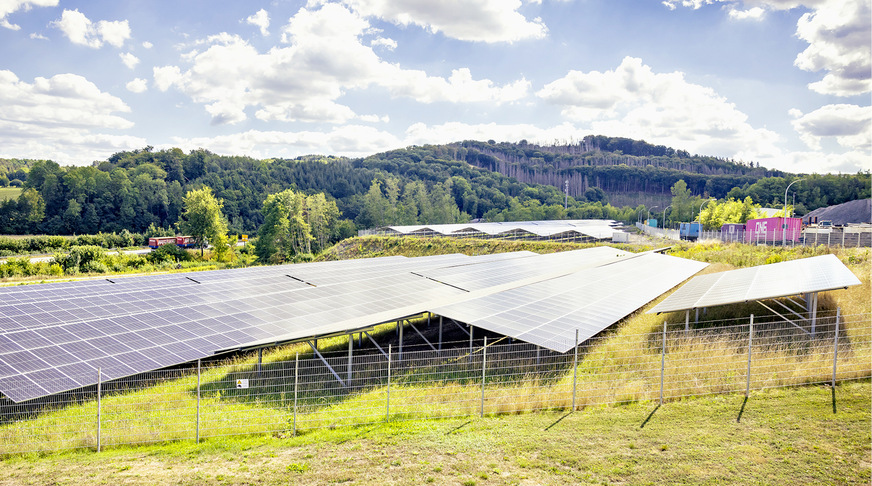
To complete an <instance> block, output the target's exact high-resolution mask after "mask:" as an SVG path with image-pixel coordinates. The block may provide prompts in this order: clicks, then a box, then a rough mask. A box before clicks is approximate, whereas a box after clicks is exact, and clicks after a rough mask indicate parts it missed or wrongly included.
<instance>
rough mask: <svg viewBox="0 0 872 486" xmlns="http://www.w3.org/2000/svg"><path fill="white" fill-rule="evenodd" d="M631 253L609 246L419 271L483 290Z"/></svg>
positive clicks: (575, 269)
mask: <svg viewBox="0 0 872 486" xmlns="http://www.w3.org/2000/svg"><path fill="white" fill-rule="evenodd" d="M627 255H630V253H628V252H625V251H622V250H616V249H614V248H609V247H596V248H587V249H583V250H574V251H568V252H558V253H550V254H546V255H539V256H537V257H536V258H528V259H521V260H519V259H512V260H509V261H506V260H496V261H491V262H484V263H480V264H476V265H475V266H474V267H471V268H470V267H447V268H438V269H433V270H427V271H422V272H420V275H422V276H424V277H427V278H430V279H432V280H435V281H438V282H443V283H446V284H448V285H452V286H454V287H458V288H461V289H464V290H469V291H472V290H481V289H485V288H488V287H493V286H496V285H504V284H509V283H511V282H521V281H523V280H525V279H528V278H532V277H536V276H540V277H542V278H551V277H554V276H557V275H565V274H567V273H571V272H575V271H578V270H581V269H583V268H590V267H594V266H597V265H602V264H604V263H609V262H613V261H616V260H617V259H618V258H621V257H625V256H627Z"/></svg>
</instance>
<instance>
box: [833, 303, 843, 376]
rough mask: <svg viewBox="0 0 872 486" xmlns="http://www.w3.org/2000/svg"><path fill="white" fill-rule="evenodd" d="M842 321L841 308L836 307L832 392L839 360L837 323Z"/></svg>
mask: <svg viewBox="0 0 872 486" xmlns="http://www.w3.org/2000/svg"><path fill="white" fill-rule="evenodd" d="M841 320H842V308H841V307H836V335H835V336H834V337H833V390H835V389H836V363H837V362H838V360H839V323H840V322H841Z"/></svg>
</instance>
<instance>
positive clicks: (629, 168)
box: [454, 136, 869, 211]
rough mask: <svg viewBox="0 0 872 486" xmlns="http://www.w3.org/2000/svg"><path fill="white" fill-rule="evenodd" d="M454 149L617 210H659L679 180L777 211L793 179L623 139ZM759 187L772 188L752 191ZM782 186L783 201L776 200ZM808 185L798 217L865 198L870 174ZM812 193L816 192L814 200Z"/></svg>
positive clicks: (696, 189) (478, 162)
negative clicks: (601, 199)
mask: <svg viewBox="0 0 872 486" xmlns="http://www.w3.org/2000/svg"><path fill="white" fill-rule="evenodd" d="M454 146H455V147H456V148H457V150H458V151H459V153H458V156H459V157H462V158H463V159H464V160H465V161H467V162H468V163H469V164H471V165H474V166H476V167H481V168H485V169H488V170H491V171H496V172H500V173H502V174H505V175H508V176H510V177H513V178H515V179H517V180H518V181H520V182H527V183H535V184H547V185H551V186H555V187H559V188H563V187H564V183H565V181H568V182H569V184H568V188H569V195H570V196H576V197H577V196H580V195H583V194H584V193H585V191H587V190H588V189H589V188H590V187H598V188H601V189H602V190H604V191H605V192H606V193H607V194H608V196H609V200H610V201H611V202H612V203H613V204H617V205H624V204H629V205H632V206H635V205H638V204H640V203H645V204H649V205H650V201H656V202H658V203H664V202H665V201H667V200H668V199H669V198H670V188H671V187H672V186H673V185H674V184H675V183H676V182H678V181H679V180H684V181H685V183H686V184H687V187H688V189H690V191H691V192H692V193H693V194H696V195H700V196H703V195H704V196H706V197H708V196H711V197H716V198H724V197H730V196H728V194H729V193H730V191H731V190H732V189H733V188H735V187H738V188H741V189H743V191H745V192H744V193H743V194H745V195H751V196H752V197H753V198H754V200H755V201H756V202H759V203H761V204H763V205H764V206H766V205H774V204H776V203H778V204H781V203H783V202H784V201H782V199H783V195H784V189H785V187H786V184H784V185H782V181H784V180H785V179H789V180H793V179H795V178H796V177H798V176H797V175H795V174H789V173H785V172H782V171H778V170H769V169H766V168H763V167H760V165H759V164H756V165H755V164H754V163H743V162H735V161H731V160H726V159H722V158H718V157H709V156H701V155H690V154H688V153H687V152H685V151H681V150H675V149H672V148H670V147H665V146H663V145H651V144H648V143H646V142H644V141H639V140H632V139H628V138H612V137H603V136H588V137H585V138H584V139H582V140H581V141H579V142H577V143H575V144H572V145H553V146H541V145H533V144H528V143H525V142H523V141H522V142H520V143H518V144H508V143H494V142H493V141H489V142H474V141H472V142H463V143H459V144H454ZM764 180H768V181H770V182H769V183H764V184H761V185H760V186H758V187H755V188H753V189H749V188H750V187H751V186H753V185H754V184H755V183H757V182H758V181H764ZM779 185H780V186H781V198H775V197H774V196H777V192H778V191H777V190H775V188H776V187H777V186H779ZM805 186H806V187H799V188H796V189H797V190H798V191H799V192H798V194H797V202H801V203H802V206H799V205H798V209H799V210H800V211H802V210H812V209H816V208H818V207H821V206H826V205H832V204H839V203H842V202H846V201H851V200H854V199H859V198H862V197H864V196H863V194H867V196H865V197H868V194H869V174H868V173H867V174H858V175H856V176H855V175H845V176H812V178H811V179H810V182H809V183H808V184H806V185H805ZM815 189H819V191H818V193H814V194H813V192H814V191H815ZM749 190H750V192H748V191H749ZM770 192H771V194H770ZM646 196H648V197H646ZM657 196H660V197H657ZM732 196H734V197H738V196H739V194H737V193H733V194H732ZM740 199H741V198H740ZM667 204H668V203H667Z"/></svg>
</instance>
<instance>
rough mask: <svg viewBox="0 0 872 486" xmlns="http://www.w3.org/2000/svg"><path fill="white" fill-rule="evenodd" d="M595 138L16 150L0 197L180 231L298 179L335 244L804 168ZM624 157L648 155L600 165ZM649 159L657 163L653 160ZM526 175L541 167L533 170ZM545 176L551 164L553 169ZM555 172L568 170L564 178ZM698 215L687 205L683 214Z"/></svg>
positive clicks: (825, 179) (802, 206) (718, 189)
mask: <svg viewBox="0 0 872 486" xmlns="http://www.w3.org/2000/svg"><path fill="white" fill-rule="evenodd" d="M582 142H583V143H581V142H580V143H579V144H576V145H572V146H551V147H542V146H537V145H531V144H527V143H519V144H496V143H492V142H463V143H457V144H447V145H428V146H415V147H408V148H405V149H399V150H392V151H388V152H384V153H380V154H375V155H372V156H369V157H363V158H357V159H348V158H342V157H332V156H327V157H325V156H307V157H298V158H295V159H263V160H258V159H253V158H250V157H240V156H221V155H216V154H213V153H211V152H209V151H207V150H202V149H201V150H194V151H191V152H188V153H185V152H183V151H182V150H180V149H177V148H176V149H169V150H157V151H156V150H154V149H153V148H151V147H145V148H143V149H139V150H133V151H125V152H119V153H116V154H114V155H112V156H111V157H109V158H108V159H107V160H105V161H99V162H96V163H94V164H93V165H91V166H87V167H62V166H60V165H58V164H56V163H54V162H52V161H46V160H37V161H21V160H18V159H4V160H3V161H2V162H3V163H2V164H0V171H4V173H5V174H7V178H8V176H10V175H13V174H14V177H15V179H14V180H17V181H20V185H21V188H22V190H21V193H20V195H19V196H18V197H17V198H15V199H11V200H6V201H3V202H0V233H4V234H53V235H72V234H97V233H107V234H111V233H120V232H121V231H124V230H126V231H128V232H131V233H141V234H152V235H156V234H158V233H160V232H161V231H168V230H173V231H175V230H178V228H179V227H178V225H179V224H180V222H181V221H182V219H183V218H182V214H183V211H184V206H185V204H184V202H185V197H186V195H187V194H189V193H190V192H191V191H196V190H201V189H203V188H209V189H210V190H211V191H212V193H213V195H214V196H215V197H216V198H217V199H218V200H220V201H221V202H222V206H221V211H222V214H223V216H224V218H225V220H226V225H227V231H228V233H230V234H234V233H237V234H241V233H246V234H254V233H255V232H257V231H258V229H259V228H260V227H261V225H262V224H263V223H264V222H265V220H266V218H267V217H268V214H269V211H264V207H265V206H264V204H265V202H266V201H267V198H268V196H270V195H275V194H279V193H282V192H283V191H286V190H291V191H292V192H293V194H294V195H295V196H294V197H303V196H305V197H307V198H308V197H309V196H313V195H316V194H323V197H324V201H325V202H326V203H329V204H333V205H335V208H336V210H337V211H338V216H336V220H335V225H334V230H333V232H332V233H330V235H327V236H324V234H322V235H321V236H319V238H321V239H322V240H324V241H327V243H329V242H331V241H335V239H336V238H339V237H341V236H342V235H349V234H353V233H354V232H355V231H356V229H357V228H367V227H373V226H381V225H388V224H417V223H424V224H432V223H453V222H459V221H468V220H475V219H486V220H492V221H499V220H522V219H560V218H600V217H602V218H609V219H616V220H622V221H626V222H632V221H635V220H638V219H639V218H640V214H641V212H642V211H645V210H647V208H646V207H645V206H643V205H639V204H634V205H632V206H629V205H627V206H623V207H615V206H612V205H611V204H609V202H610V199H611V198H614V197H616V195H617V194H619V193H620V191H630V190H639V191H642V192H641V193H644V194H657V195H661V196H660V197H663V198H664V200H668V199H666V198H668V197H670V196H672V194H671V190H672V187H673V186H674V185H675V184H676V183H677V182H678V181H684V183H685V188H686V190H687V191H689V193H690V194H691V195H692V196H693V197H697V198H708V197H715V198H733V199H735V200H736V201H743V200H744V199H745V198H746V197H749V196H750V197H751V198H752V200H753V201H754V202H755V203H758V204H762V205H764V206H776V207H780V205H781V204H782V203H783V199H784V189H785V188H786V186H787V184H789V183H790V182H792V181H793V180H795V179H796V176H794V175H791V174H784V173H778V174H774V173H773V172H772V171H767V170H766V169H761V168H759V167H753V164H750V165H745V164H742V163H737V162H733V161H729V160H724V159H717V158H712V157H702V156H695V155H694V156H692V155H690V154H687V153H684V152H681V151H675V150H672V149H670V148H668V147H662V146H656V145H650V144H646V143H645V142H640V141H632V140H630V139H609V138H602V137H599V138H596V137H594V138H590V139H587V138H586V139H585V140H583V141H582ZM582 150H584V151H583V152H582ZM608 150H611V151H608ZM625 151H626V152H625ZM658 158H660V159H658ZM611 159H613V160H615V161H618V160H623V161H625V162H626V161H628V160H629V161H634V162H633V163H634V164H635V163H636V162H638V163H639V165H627V164H626V163H619V164H612V165H609V164H608V163H600V162H601V161H602V160H611ZM658 160H660V161H662V163H660V162H657V161H658ZM598 161H599V162H598ZM645 161H651V162H654V163H645V164H646V165H643V163H644V162H645ZM516 162H517V163H516ZM524 164H527V165H524ZM658 164H659V165H658ZM670 164H671V165H670ZM511 167H515V168H516V169H512V170H515V171H514V172H513V171H512V170H510V168H511ZM525 167H526V168H525ZM676 167H677V168H676ZM501 171H505V172H508V174H505V173H502V172H501ZM525 173H527V174H530V173H532V174H539V176H541V177H539V176H537V177H539V178H536V177H533V178H532V179H531V180H530V181H529V182H524V179H525V177H526V176H524V174H525ZM543 174H544V175H548V174H552V175H553V176H554V177H553V180H552V179H549V177H551V176H550V175H548V177H545V176H544V175H543ZM773 174H774V175H773ZM513 176H514V177H513ZM564 180H570V181H571V182H570V197H568V198H565V196H564V193H563V191H562V189H563V181H564ZM551 182H555V183H556V182H559V184H558V185H559V187H556V185H552V184H551ZM573 184H574V185H573ZM794 197H795V199H796V204H795V208H796V214H804V212H806V211H809V210H812V209H815V208H817V207H821V206H825V205H831V204H838V203H841V202H845V201H848V200H853V199H861V198H866V197H870V184H869V174H868V173H860V174H856V175H812V176H806V177H805V179H804V180H803V181H801V182H800V183H797V184H794V185H793V186H792V187H791V193H790V201H788V202H789V203H791V204H792V203H793V198H794ZM622 200H626V199H622ZM287 204H290V202H288V203H287ZM295 204H296V206H297V207H306V206H305V205H302V206H301V205H300V204H297V203H295ZM648 204H649V205H651V204H652V203H651V202H649V203H648ZM653 204H657V202H655V203H653ZM316 205H317V204H316ZM661 205H663V206H665V205H666V204H661ZM660 209H661V210H662V208H660ZM303 214H308V212H307V210H303ZM686 216H689V214H688V215H685V214H683V213H682V212H680V211H679V212H676V213H675V218H676V220H677V218H679V217H686ZM289 221H291V219H289ZM325 238H326V240H325ZM323 245H324V243H323V242H319V243H317V244H314V247H323ZM303 249H304V250H305V248H303ZM309 249H310V250H312V249H313V244H312V243H310V248H309Z"/></svg>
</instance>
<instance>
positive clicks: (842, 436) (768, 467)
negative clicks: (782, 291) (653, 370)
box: [0, 381, 872, 485]
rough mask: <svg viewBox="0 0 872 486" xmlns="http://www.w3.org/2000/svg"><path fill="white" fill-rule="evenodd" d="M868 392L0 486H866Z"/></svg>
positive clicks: (33, 477)
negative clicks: (340, 485) (432, 485)
mask: <svg viewBox="0 0 872 486" xmlns="http://www.w3.org/2000/svg"><path fill="white" fill-rule="evenodd" d="M870 405H872V404H870V384H869V382H868V381H862V382H850V383H845V384H842V385H840V386H839V387H838V389H837V391H836V401H835V407H836V410H837V413H834V412H833V407H834V405H833V401H832V396H831V393H830V389H829V388H827V387H800V388H786V389H775V390H766V391H760V392H753V393H752V395H751V398H750V399H749V400H748V402H747V403H745V404H743V397H741V396H740V395H722V396H713V397H703V398H694V399H689V400H682V401H679V402H673V403H667V404H666V405H664V406H662V407H659V408H658V407H656V405H655V404H652V403H638V404H631V405H628V406H623V407H591V408H588V409H585V410H584V411H583V412H577V413H574V414H569V415H566V414H562V413H538V414H525V415H512V416H502V417H487V418H484V419H478V418H463V419H449V420H436V421H417V422H399V423H391V424H384V425H374V426H365V427H352V428H340V429H336V430H320V431H315V432H312V433H310V434H306V435H303V436H300V437H283V436H280V435H279V436H272V437H270V436H262V435H256V436H250V437H235V438H221V439H209V440H206V441H204V442H203V443H201V444H200V445H199V446H198V445H195V444H193V443H192V442H189V441H188V442H177V443H172V444H167V445H155V446H146V447H136V448H125V447H121V448H116V449H112V450H109V451H107V452H103V453H100V454H95V453H93V452H90V451H83V452H74V453H67V454H60V455H53V456H49V457H44V458H29V457H15V458H10V459H6V460H4V461H3V462H2V463H0V464H2V467H0V484H10V485H11V484H15V485H19V484H40V485H42V484H82V483H84V482H87V483H88V484H98V485H99V484H105V485H115V484H288V483H289V482H290V483H291V484H332V483H345V484H421V483H427V482H432V483H435V484H465V485H472V484H477V485H485V484H494V485H497V484H606V483H625V484H658V483H659V484H868V483H869V481H870V474H869V472H870V447H869V444H870V418H869V410H870Z"/></svg>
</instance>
